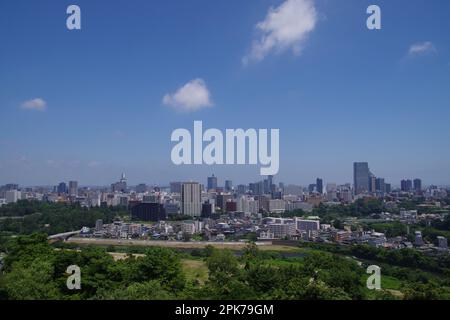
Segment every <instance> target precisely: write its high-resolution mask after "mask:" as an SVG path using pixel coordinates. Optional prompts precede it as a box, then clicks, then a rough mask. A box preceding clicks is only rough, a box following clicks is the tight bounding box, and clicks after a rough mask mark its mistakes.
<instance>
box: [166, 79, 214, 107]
mask: <svg viewBox="0 0 450 320" xmlns="http://www.w3.org/2000/svg"><path fill="white" fill-rule="evenodd" d="M163 103H164V104H165V105H167V106H171V107H174V108H175V109H177V110H179V111H183V112H193V111H197V110H200V109H203V108H206V107H211V106H212V105H213V103H212V101H211V94H210V93H209V90H208V88H207V87H206V84H205V81H203V79H200V78H198V79H194V80H191V81H189V82H188V83H186V84H185V85H184V86H182V87H181V88H179V89H178V90H177V91H176V92H175V93H173V94H166V95H165V96H164V98H163Z"/></svg>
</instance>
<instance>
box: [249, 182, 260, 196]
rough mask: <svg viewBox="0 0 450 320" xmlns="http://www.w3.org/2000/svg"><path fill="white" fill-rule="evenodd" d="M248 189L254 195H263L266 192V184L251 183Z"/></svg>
mask: <svg viewBox="0 0 450 320" xmlns="http://www.w3.org/2000/svg"><path fill="white" fill-rule="evenodd" d="M248 189H249V190H250V191H251V192H252V194H253V195H262V194H263V192H264V182H263V181H260V182H255V183H250V184H249V185H248Z"/></svg>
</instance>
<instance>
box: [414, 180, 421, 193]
mask: <svg viewBox="0 0 450 320" xmlns="http://www.w3.org/2000/svg"><path fill="white" fill-rule="evenodd" d="M414 191H422V180H420V179H414Z"/></svg>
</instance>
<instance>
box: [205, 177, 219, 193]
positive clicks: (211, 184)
mask: <svg viewBox="0 0 450 320" xmlns="http://www.w3.org/2000/svg"><path fill="white" fill-rule="evenodd" d="M207 187H208V188H207V191H209V190H216V189H217V177H216V176H214V175H212V176H211V177H208V183H207Z"/></svg>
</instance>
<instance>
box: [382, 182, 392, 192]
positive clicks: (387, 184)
mask: <svg viewBox="0 0 450 320" xmlns="http://www.w3.org/2000/svg"><path fill="white" fill-rule="evenodd" d="M384 187H385V188H386V193H391V184H390V183H385V184H384Z"/></svg>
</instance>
